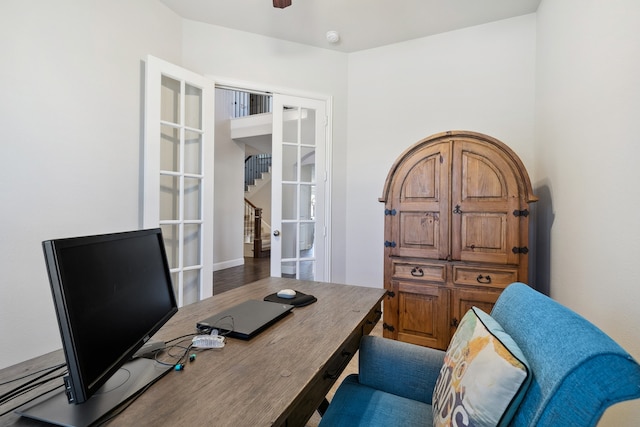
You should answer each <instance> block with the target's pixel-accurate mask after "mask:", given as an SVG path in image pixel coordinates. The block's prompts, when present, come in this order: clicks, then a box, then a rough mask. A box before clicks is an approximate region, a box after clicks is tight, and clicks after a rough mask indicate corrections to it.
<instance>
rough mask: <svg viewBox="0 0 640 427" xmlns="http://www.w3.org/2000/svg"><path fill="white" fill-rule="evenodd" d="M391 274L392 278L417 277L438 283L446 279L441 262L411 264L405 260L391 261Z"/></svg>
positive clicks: (444, 269)
mask: <svg viewBox="0 0 640 427" xmlns="http://www.w3.org/2000/svg"><path fill="white" fill-rule="evenodd" d="M392 275H393V278H394V279H419V280H427V281H429V282H440V283H444V282H445V280H446V279H447V273H446V268H445V266H444V265H442V264H424V263H415V264H413V263H408V262H405V261H403V262H395V261H394V262H393V271H392Z"/></svg>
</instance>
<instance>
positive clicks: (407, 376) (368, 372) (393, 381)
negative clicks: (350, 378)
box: [358, 335, 445, 404]
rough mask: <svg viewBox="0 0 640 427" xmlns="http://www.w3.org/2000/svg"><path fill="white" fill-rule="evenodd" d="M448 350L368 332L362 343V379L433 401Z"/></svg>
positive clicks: (402, 393)
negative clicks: (372, 334)
mask: <svg viewBox="0 0 640 427" xmlns="http://www.w3.org/2000/svg"><path fill="white" fill-rule="evenodd" d="M444 354H445V352H444V351H442V350H435V349H432V348H427V347H421V346H418V345H414V344H409V343H405V342H401V341H394V340H390V339H386V338H381V337H376V336H369V335H366V336H364V337H362V341H361V343H360V355H359V373H358V380H359V382H360V384H363V385H366V386H368V387H372V388H375V389H378V390H381V391H385V392H387V393H392V394H395V395H397V396H402V397H406V398H408V399H412V400H418V401H420V402H424V403H427V404H431V396H432V395H433V389H434V387H435V384H436V380H437V379H438V375H439V374H440V369H441V368H442V365H443V363H444Z"/></svg>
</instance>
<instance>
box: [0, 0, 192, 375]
mask: <svg viewBox="0 0 640 427" xmlns="http://www.w3.org/2000/svg"><path fill="white" fill-rule="evenodd" d="M180 34H181V33H180V21H179V20H178V19H177V18H176V16H175V15H174V14H173V13H172V12H170V11H169V10H168V9H167V8H165V7H164V6H161V5H159V4H158V2H157V1H155V0H140V1H135V2H131V1H128V0H117V1H108V2H107V1H102V2H95V1H94V2H86V1H79V0H76V1H73V0H64V1H63V0H61V1H56V2H50V1H48V0H41V1H29V2H24V1H20V0H15V1H7V0H4V1H2V4H1V5H0V57H1V58H2V67H0V93H1V94H2V96H1V97H0V125H1V128H2V140H1V141H2V142H1V144H2V150H1V154H0V182H1V183H2V190H1V191H0V340H1V341H2V348H3V351H1V352H0V367H3V366H7V365H10V364H13V363H16V362H19V361H22V360H25V359H27V358H30V357H34V356H36V355H39V354H42V353H45V352H48V351H51V350H54V349H56V348H60V346H61V343H60V335H59V332H58V327H57V324H56V320H55V315H54V310H53V303H52V300H51V291H50V290H49V282H48V279H47V276H46V271H45V265H44V257H43V255H42V249H41V242H42V241H43V240H46V239H53V238H59V237H70V236H77V235H84V234H96V233H103V232H113V231H122V230H127V229H136V228H138V226H139V192H140V185H139V182H140V177H139V173H140V152H141V148H140V139H141V96H142V92H141V81H142V66H141V59H142V58H143V57H144V56H145V55H146V54H147V53H151V54H154V55H157V56H161V57H164V58H166V59H169V60H179V58H180V56H179V53H180V45H181V39H180ZM34 342H35V343H37V344H34Z"/></svg>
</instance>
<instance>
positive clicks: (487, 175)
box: [380, 131, 537, 349]
mask: <svg viewBox="0 0 640 427" xmlns="http://www.w3.org/2000/svg"><path fill="white" fill-rule="evenodd" d="M536 200H537V198H536V197H535V196H534V194H533V191H532V188H531V182H530V180H529V175H528V174H527V171H526V170H525V168H524V165H523V164H522V161H521V160H520V158H519V157H518V156H517V155H516V154H515V153H514V152H513V151H512V150H511V149H510V148H509V147H508V146H507V145H505V144H504V143H502V142H500V141H498V140H497V139H495V138H492V137H490V136H487V135H483V134H481V133H477V132H469V131H449V132H443V133H439V134H436V135H432V136H430V137H428V138H425V139H423V140H421V141H419V142H418V143H416V144H414V145H413V146H411V147H409V148H408V149H407V150H406V151H405V152H404V153H402V155H401V156H400V157H399V158H398V159H397V160H396V162H395V163H394V164H393V166H392V167H391V169H390V171H389V174H388V176H387V179H386V182H385V185H384V190H383V195H382V197H381V198H380V201H381V202H383V203H384V204H385V210H384V213H385V222H384V224H385V225H384V236H385V242H384V245H385V249H384V254H385V257H384V263H385V264H384V286H385V289H386V290H387V296H386V297H385V300H384V322H383V328H384V329H383V334H384V336H385V337H387V338H393V339H397V340H401V341H406V342H411V343H414V344H419V345H424V346H428V347H433V348H439V349H446V348H447V346H448V344H449V341H450V339H451V336H452V335H453V333H454V332H455V329H456V327H457V325H458V322H459V321H460V319H461V318H462V316H463V315H464V314H465V313H466V311H467V310H468V309H469V308H471V307H472V306H477V307H479V308H481V309H483V310H484V311H486V312H487V313H489V312H490V311H491V308H492V307H493V304H494V303H495V301H496V300H497V298H498V296H499V295H500V293H501V292H502V290H503V289H504V288H505V287H506V286H507V285H508V284H510V283H512V282H516V281H521V282H528V266H529V263H528V260H529V257H530V255H531V254H530V253H529V204H530V203H532V202H535V201H536Z"/></svg>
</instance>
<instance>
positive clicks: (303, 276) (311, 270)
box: [298, 261, 316, 280]
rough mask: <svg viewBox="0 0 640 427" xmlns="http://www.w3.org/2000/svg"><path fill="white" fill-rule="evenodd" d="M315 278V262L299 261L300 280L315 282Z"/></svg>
mask: <svg viewBox="0 0 640 427" xmlns="http://www.w3.org/2000/svg"><path fill="white" fill-rule="evenodd" d="M315 277H316V262H315V261H300V268H299V276H298V279H300V280H315Z"/></svg>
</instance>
